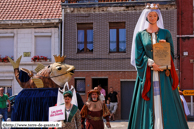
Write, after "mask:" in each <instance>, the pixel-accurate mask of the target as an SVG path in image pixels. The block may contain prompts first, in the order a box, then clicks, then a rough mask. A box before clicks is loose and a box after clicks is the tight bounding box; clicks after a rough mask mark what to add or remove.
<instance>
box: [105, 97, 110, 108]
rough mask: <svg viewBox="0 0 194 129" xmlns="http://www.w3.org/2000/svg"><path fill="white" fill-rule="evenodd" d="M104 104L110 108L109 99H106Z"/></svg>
mask: <svg viewBox="0 0 194 129" xmlns="http://www.w3.org/2000/svg"><path fill="white" fill-rule="evenodd" d="M106 106H107V108H108V109H109V110H110V100H108V99H107V100H106Z"/></svg>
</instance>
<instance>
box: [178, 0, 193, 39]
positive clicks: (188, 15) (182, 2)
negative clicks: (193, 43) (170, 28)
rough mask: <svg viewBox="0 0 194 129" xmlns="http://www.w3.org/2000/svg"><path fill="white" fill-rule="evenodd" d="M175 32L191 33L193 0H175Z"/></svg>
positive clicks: (179, 33)
mask: <svg viewBox="0 0 194 129" xmlns="http://www.w3.org/2000/svg"><path fill="white" fill-rule="evenodd" d="M177 34H178V35H193V0H177Z"/></svg>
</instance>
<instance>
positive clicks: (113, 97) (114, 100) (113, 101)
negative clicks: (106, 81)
mask: <svg viewBox="0 0 194 129" xmlns="http://www.w3.org/2000/svg"><path fill="white" fill-rule="evenodd" d="M108 99H109V100H110V112H111V115H110V116H111V118H112V120H113V121H114V120H115V118H114V115H115V113H116V110H117V105H118V103H119V101H118V100H119V99H118V93H117V92H116V91H113V88H112V87H110V93H109V94H108Z"/></svg>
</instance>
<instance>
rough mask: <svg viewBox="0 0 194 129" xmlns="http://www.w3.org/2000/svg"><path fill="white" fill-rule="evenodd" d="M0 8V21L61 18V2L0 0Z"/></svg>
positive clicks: (49, 0) (54, 0) (55, 0)
mask: <svg viewBox="0 0 194 129" xmlns="http://www.w3.org/2000/svg"><path fill="white" fill-rule="evenodd" d="M0 7H1V8H0V16H1V17H0V20H22V19H56V18H61V16H62V14H61V11H60V10H61V0H0ZM40 14H41V15H40Z"/></svg>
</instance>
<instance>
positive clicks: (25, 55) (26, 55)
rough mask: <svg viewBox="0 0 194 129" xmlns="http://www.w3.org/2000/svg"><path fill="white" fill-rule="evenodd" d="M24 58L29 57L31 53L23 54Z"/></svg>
mask: <svg viewBox="0 0 194 129" xmlns="http://www.w3.org/2000/svg"><path fill="white" fill-rule="evenodd" d="M23 55H24V57H30V56H31V52H23Z"/></svg>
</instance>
